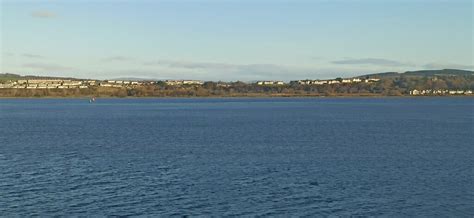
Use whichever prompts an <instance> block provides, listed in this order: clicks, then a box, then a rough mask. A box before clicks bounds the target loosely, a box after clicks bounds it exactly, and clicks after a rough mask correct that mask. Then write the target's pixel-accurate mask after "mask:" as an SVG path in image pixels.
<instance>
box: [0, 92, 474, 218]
mask: <svg viewBox="0 0 474 218" xmlns="http://www.w3.org/2000/svg"><path fill="white" fill-rule="evenodd" d="M473 129H474V99H473V98H380V99H378V98H357V99H351V98H348V99H344V98H339V99H329V98H315V99H293V98H276V99H98V100H97V102H96V103H93V104H90V103H89V102H88V100H87V99H1V100H0V144H1V145H0V170H1V171H0V196H1V197H0V215H6V216H9V215H20V216H24V215H266V216H271V215H298V216H299V215H302V216H304V215H310V216H311V215H368V216H376V215H395V216H410V215H417V216H432V215H437V216H466V217H472V216H473V215H474V183H473V181H474V161H473V156H474V146H473V143H472V142H473V141H474V140H473V139H474V137H473V134H474V131H473Z"/></svg>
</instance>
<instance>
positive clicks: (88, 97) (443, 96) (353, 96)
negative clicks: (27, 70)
mask: <svg viewBox="0 0 474 218" xmlns="http://www.w3.org/2000/svg"><path fill="white" fill-rule="evenodd" d="M91 97H95V98H96V99H180V98H181V99H224V98H225V99H232V98H235V99H239V98H240V99H243V98H248V99H271V98H283V99H284V98H354V99H357V98H464V97H474V95H415V96H414V95H400V96H391V95H334V96H317V95H314V96H308V95H295V96H266V95H260V96H164V97H163V96H142V97H137V96H126V97H117V96H40V97H35V96H31V97H14V96H13V97H5V96H2V97H0V100H1V99H86V100H87V99H90V98H91Z"/></svg>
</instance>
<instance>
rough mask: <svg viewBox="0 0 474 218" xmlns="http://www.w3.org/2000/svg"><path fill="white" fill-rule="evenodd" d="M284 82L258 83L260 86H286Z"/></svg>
mask: <svg viewBox="0 0 474 218" xmlns="http://www.w3.org/2000/svg"><path fill="white" fill-rule="evenodd" d="M284 84H285V83H284V82H283V81H257V85H259V86H268V85H284Z"/></svg>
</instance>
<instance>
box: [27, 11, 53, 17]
mask: <svg viewBox="0 0 474 218" xmlns="http://www.w3.org/2000/svg"><path fill="white" fill-rule="evenodd" d="M31 16H32V17H35V18H54V17H56V16H57V15H56V14H55V13H53V12H51V11H33V12H31Z"/></svg>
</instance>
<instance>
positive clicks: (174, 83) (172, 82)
mask: <svg viewBox="0 0 474 218" xmlns="http://www.w3.org/2000/svg"><path fill="white" fill-rule="evenodd" d="M165 83H166V85H169V86H180V85H202V84H204V82H203V81H201V80H166V81H165Z"/></svg>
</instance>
